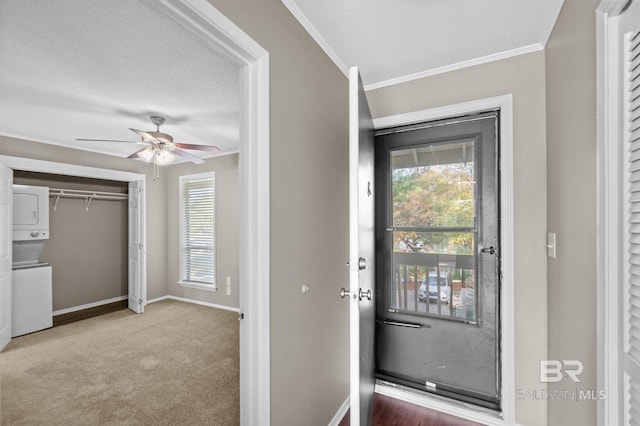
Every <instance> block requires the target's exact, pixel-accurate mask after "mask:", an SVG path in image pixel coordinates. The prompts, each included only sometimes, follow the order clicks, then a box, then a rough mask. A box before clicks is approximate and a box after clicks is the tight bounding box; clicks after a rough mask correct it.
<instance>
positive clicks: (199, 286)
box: [178, 281, 218, 291]
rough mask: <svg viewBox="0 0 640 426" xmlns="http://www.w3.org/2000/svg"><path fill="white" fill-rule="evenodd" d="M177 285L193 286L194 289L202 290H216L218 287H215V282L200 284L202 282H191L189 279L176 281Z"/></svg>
mask: <svg viewBox="0 0 640 426" xmlns="http://www.w3.org/2000/svg"><path fill="white" fill-rule="evenodd" d="M178 285H179V286H180V287H188V288H195V289H198V290H204V291H218V288H217V287H216V285H215V284H202V283H193V282H190V281H178Z"/></svg>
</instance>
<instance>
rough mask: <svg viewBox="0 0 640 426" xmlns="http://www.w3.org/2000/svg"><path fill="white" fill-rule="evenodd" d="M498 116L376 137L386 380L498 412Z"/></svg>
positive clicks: (381, 350) (382, 373)
mask: <svg viewBox="0 0 640 426" xmlns="http://www.w3.org/2000/svg"><path fill="white" fill-rule="evenodd" d="M498 121H499V116H498V112H487V113H483V114H476V115H473V116H468V117H461V118H454V119H449V120H440V121H436V122H430V123H422V124H419V125H412V126H404V127H401V128H395V129H390V130H379V131H378V133H377V135H376V181H377V191H378V192H377V194H376V197H377V205H376V214H377V222H376V235H377V245H378V258H377V265H378V269H377V274H378V275H377V277H378V279H377V295H378V303H377V305H376V317H377V325H376V373H377V376H378V378H380V379H382V380H386V381H390V382H394V383H399V384H401V385H405V386H409V387H413V388H418V389H421V390H425V391H428V392H433V393H437V394H440V395H443V396H447V397H451V398H455V399H458V400H462V401H466V402H471V403H474V404H477V405H481V406H484V407H487V408H493V409H499V408H500V391H499V389H500V376H499V371H500V369H499V365H500V357H499V320H500V319H499V304H498V295H499V278H498V277H499V253H500V250H499V247H498V241H499V235H498V229H499V209H498V204H497V200H499V197H498V190H499V188H498V182H499V180H498V168H497V165H498V161H497V160H498V151H497V146H498V144H497V140H496V139H497V136H496V135H497V133H498V132H497V130H498Z"/></svg>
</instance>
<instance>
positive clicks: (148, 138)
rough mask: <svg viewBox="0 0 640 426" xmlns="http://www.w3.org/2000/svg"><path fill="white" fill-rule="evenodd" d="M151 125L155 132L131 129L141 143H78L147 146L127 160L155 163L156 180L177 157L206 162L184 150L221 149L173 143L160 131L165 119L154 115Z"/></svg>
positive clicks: (171, 139) (91, 140)
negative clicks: (161, 168)
mask: <svg viewBox="0 0 640 426" xmlns="http://www.w3.org/2000/svg"><path fill="white" fill-rule="evenodd" d="M149 118H150V120H151V123H153V125H154V126H156V130H155V131H146V132H145V131H142V130H137V129H132V128H129V130H131V131H132V132H134V133H135V134H137V135H138V136H140V137H141V138H142V140H141V141H121V140H113V139H76V140H77V141H89V142H125V143H137V144H143V145H147V147H146V148H143V149H141V150H139V151H136V152H134V153H133V154H131V155H130V156H128V157H127V158H140V159H141V160H144V161H146V162H147V163H151V162H153V166H154V173H155V179H158V176H159V166H161V165H165V164H169V163H171V162H172V161H173V160H174V159H175V157H176V156H178V157H182V158H184V159H185V160H189V161H191V162H192V163H195V164H202V163H204V160H203V159H202V158H199V157H196V156H195V155H192V154H190V153H188V152H186V151H184V149H192V150H199V151H209V152H219V151H220V148H218V147H217V146H213V145H194V144H188V143H177V142H174V141H173V137H172V136H171V135H169V134H168V133H163V132H161V131H160V126H162V125H163V124H164V122H165V118H164V117H160V116H157V115H152V116H151V117H149Z"/></svg>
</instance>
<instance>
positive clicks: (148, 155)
mask: <svg viewBox="0 0 640 426" xmlns="http://www.w3.org/2000/svg"><path fill="white" fill-rule="evenodd" d="M154 155H155V151H154V149H153V148H152V147H148V148H147V149H145V150H144V151H140V153H139V154H138V158H140V159H142V160H143V161H146V162H147V163H150V162H151V161H153V157H154Z"/></svg>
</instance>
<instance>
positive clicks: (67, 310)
mask: <svg viewBox="0 0 640 426" xmlns="http://www.w3.org/2000/svg"><path fill="white" fill-rule="evenodd" d="M128 297H129V296H120V297H113V298H111V299H106V300H99V301H97V302H92V303H87V304H86V305H80V306H74V307H71V308H65V309H59V310H57V311H53V316H54V317H55V316H57V315H62V314H68V313H71V312H77V311H81V310H83V309H89V308H95V307H96V306H102V305H108V304H109V303H114V302H119V301H121V300H127V299H128Z"/></svg>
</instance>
